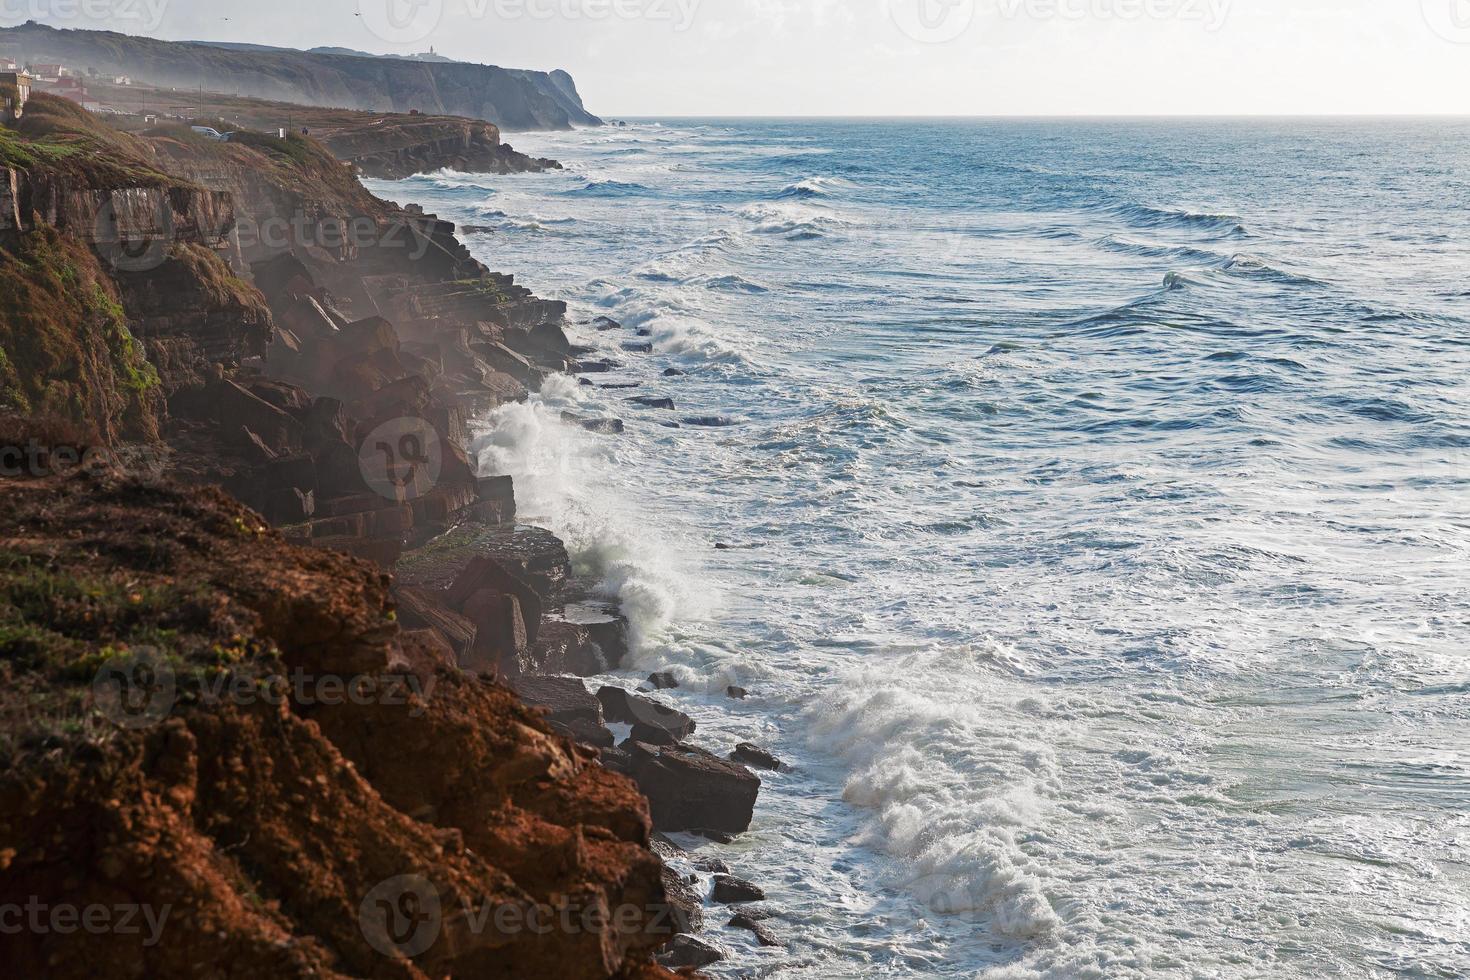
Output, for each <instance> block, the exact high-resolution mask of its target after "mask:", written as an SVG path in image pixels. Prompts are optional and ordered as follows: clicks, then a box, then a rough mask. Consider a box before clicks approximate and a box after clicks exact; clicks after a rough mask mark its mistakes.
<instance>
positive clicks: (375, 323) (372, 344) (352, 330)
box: [337, 316, 398, 354]
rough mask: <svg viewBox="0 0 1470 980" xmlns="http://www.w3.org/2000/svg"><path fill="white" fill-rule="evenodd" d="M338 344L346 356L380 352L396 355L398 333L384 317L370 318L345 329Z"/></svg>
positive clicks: (351, 324) (349, 325)
mask: <svg viewBox="0 0 1470 980" xmlns="http://www.w3.org/2000/svg"><path fill="white" fill-rule="evenodd" d="M337 344H338V347H339V349H340V350H341V351H342V352H343V353H344V354H349V353H351V354H373V353H376V352H377V351H380V350H390V351H393V352H395V353H396V352H397V351H398V331H397V330H396V329H394V327H393V324H391V323H389V322H388V321H387V320H385V319H383V318H382V317H380V316H370V317H368V318H367V319H365V320H358V321H357V322H356V323H349V324H347V326H345V327H343V328H342V332H341V333H340V334H339V335H338V338H337Z"/></svg>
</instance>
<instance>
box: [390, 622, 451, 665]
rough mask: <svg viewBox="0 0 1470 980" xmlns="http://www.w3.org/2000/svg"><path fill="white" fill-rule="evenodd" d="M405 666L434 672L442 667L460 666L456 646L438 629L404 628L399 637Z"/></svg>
mask: <svg viewBox="0 0 1470 980" xmlns="http://www.w3.org/2000/svg"><path fill="white" fill-rule="evenodd" d="M398 645H399V648H400V649H401V650H402V651H403V660H404V662H405V666H407V667H408V668H409V669H411V670H414V671H419V670H422V671H425V672H427V673H432V672H434V671H435V670H437V669H439V668H440V667H458V666H459V658H458V657H457V656H455V653H454V648H453V647H451V646H450V645H449V643H448V641H447V640H445V639H444V637H443V636H442V635H441V634H440V633H439V631H438V630H430V629H419V630H404V631H403V632H402V633H400V634H399V637H398Z"/></svg>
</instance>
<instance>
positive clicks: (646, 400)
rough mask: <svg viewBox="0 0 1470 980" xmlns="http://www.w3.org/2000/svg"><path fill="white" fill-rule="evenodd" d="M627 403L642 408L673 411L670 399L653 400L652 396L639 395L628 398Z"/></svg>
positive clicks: (672, 401) (672, 403) (672, 402)
mask: <svg viewBox="0 0 1470 980" xmlns="http://www.w3.org/2000/svg"><path fill="white" fill-rule="evenodd" d="M628 401H630V402H632V403H633V404H634V405H642V406H643V407H644V408H663V409H667V410H668V411H670V412H672V411H673V410H674V400H673V399H672V398H655V397H654V396H652V395H639V396H637V397H636V398H629V399H628Z"/></svg>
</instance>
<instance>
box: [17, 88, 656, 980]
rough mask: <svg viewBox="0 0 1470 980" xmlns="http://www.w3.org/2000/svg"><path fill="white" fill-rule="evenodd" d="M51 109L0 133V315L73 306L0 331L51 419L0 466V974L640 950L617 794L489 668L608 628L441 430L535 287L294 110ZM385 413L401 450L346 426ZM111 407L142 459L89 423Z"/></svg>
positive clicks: (525, 334)
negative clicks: (401, 436)
mask: <svg viewBox="0 0 1470 980" xmlns="http://www.w3.org/2000/svg"><path fill="white" fill-rule="evenodd" d="M42 106H43V108H44V107H45V101H44V100H43V101H42ZM43 115H44V114H43ZM63 115H64V110H63ZM57 118H58V119H59V120H60V121H59V122H57V121H55V120H53V122H55V125H53V126H50V127H49V128H47V129H46V131H45V132H44V133H32V134H30V135H31V137H32V138H31V139H30V140H29V141H27V142H25V143H24V145H20V144H16V145H7V144H6V143H5V142H4V141H0V153H5V154H7V162H8V163H9V165H10V166H11V167H12V170H13V171H14V173H13V174H12V177H11V180H10V186H11V193H10V197H9V198H8V200H10V201H12V202H14V204H13V207H10V211H11V212H12V214H13V215H14V220H13V222H12V224H11V226H10V227H7V228H6V229H4V230H3V231H0V248H3V249H4V250H5V253H4V254H3V255H0V289H5V288H9V283H10V282H11V281H12V280H16V279H17V278H18V280H19V281H20V282H22V283H23V284H25V285H26V287H27V289H28V290H29V291H27V292H24V293H21V292H15V293H13V294H12V295H13V296H15V297H17V298H16V300H15V302H13V303H7V304H6V305H5V306H4V307H3V308H0V343H13V342H15V341H17V340H23V339H24V338H26V337H29V336H30V335H31V328H30V323H31V321H32V320H34V319H35V316H36V315H38V314H45V315H48V316H52V319H51V320H50V321H48V322H50V323H51V324H52V325H53V329H52V330H51V331H50V333H48V334H47V336H48V337H51V338H53V339H54V340H56V342H57V343H58V344H60V343H63V342H64V343H66V344H70V345H72V346H71V347H68V348H65V349H59V350H60V353H59V354H57V355H56V356H54V357H53V358H52V360H51V361H47V362H44V363H43V362H39V361H37V362H33V363H31V364H30V365H29V366H28V367H27V368H26V373H24V374H21V373H18V372H12V374H11V375H6V374H5V373H4V369H3V364H0V383H5V381H6V379H7V378H9V379H11V381H12V383H13V380H14V379H16V378H23V377H24V378H35V379H42V380H44V382H45V385H46V387H47V390H59V391H62V392H63V393H64V394H65V396H66V397H64V398H61V397H48V398H46V399H41V398H32V399H30V400H28V401H26V402H24V403H20V402H16V403H14V404H9V405H8V406H3V407H6V408H8V409H9V411H0V449H7V450H8V448H10V447H26V446H40V447H43V450H44V451H43V452H42V453H41V454H40V455H32V456H29V457H28V458H27V459H26V461H25V462H24V463H23V464H22V465H21V466H20V467H18V468H17V467H16V466H15V465H14V464H15V460H14V459H12V458H11V454H9V453H8V452H7V455H6V456H5V459H4V463H5V464H6V465H5V466H4V467H0V905H5V906H10V905H14V906H16V907H18V908H20V909H22V910H23V912H24V914H25V915H27V916H29V915H32V914H34V915H36V916H39V917H40V918H38V919H36V922H39V923H40V925H39V926H35V925H32V926H28V927H27V928H25V929H23V930H22V932H21V933H20V934H19V937H18V938H16V941H15V942H11V941H10V940H11V939H12V938H13V937H11V936H9V935H7V936H5V937H4V939H5V941H4V943H0V974H4V975H7V976H8V975H18V976H33V975H35V976H40V975H44V976H48V977H57V978H62V980H66V978H71V977H83V976H88V977H90V976H95V975H97V974H98V970H99V964H102V965H103V966H102V969H103V971H104V974H105V975H109V976H137V977H163V978H169V977H194V976H199V975H221V976H240V977H258V976H277V975H279V976H328V977H331V976H363V977H404V978H416V977H425V978H427V977H434V978H439V977H465V978H470V977H475V978H478V977H487V976H488V977H507V978H510V977H515V978H537V977H546V978H558V980H559V978H563V977H574V978H582V977H586V978H612V977H667V976H668V974H667V973H666V972H664V971H662V970H661V969H660V968H658V967H655V966H653V965H652V961H651V954H652V953H653V952H654V950H656V949H657V948H659V947H660V946H662V945H663V944H665V943H666V942H668V941H669V940H670V939H671V938H672V937H673V935H674V934H675V933H676V932H678V931H679V918H678V916H676V915H675V914H673V912H672V910H670V909H669V908H668V899H667V898H666V895H665V891H664V889H665V887H666V881H667V874H668V873H667V871H666V870H665V869H663V868H662V867H661V863H660V861H659V859H658V857H657V856H656V855H655V854H654V852H653V851H652V850H651V849H650V846H649V835H650V824H649V815H648V806H647V803H646V802H645V801H644V800H643V799H642V797H640V796H639V795H638V793H637V790H636V789H635V788H634V786H633V785H632V784H631V783H630V782H628V781H626V780H625V779H624V778H623V777H621V776H618V775H615V774H614V773H612V772H611V771H609V770H608V769H606V768H604V767H602V766H598V765H596V764H594V760H595V758H596V756H595V754H594V753H593V752H592V751H591V750H588V749H583V748H579V747H577V746H575V745H574V744H573V743H572V742H571V741H569V740H568V739H566V738H564V737H562V736H560V735H553V734H552V732H551V731H550V730H549V729H548V728H547V726H546V724H545V723H544V722H543V720H542V718H541V716H540V715H537V714H535V713H533V712H531V711H530V710H528V709H527V708H526V707H525V706H524V705H523V704H522V702H521V701H520V700H519V699H517V698H516V697H515V696H514V695H512V694H511V693H510V691H509V690H507V689H506V688H503V687H500V686H498V684H497V683H496V682H495V678H496V677H497V676H504V675H508V674H509V673H511V672H512V671H527V672H529V671H533V670H547V669H551V670H558V671H560V670H564V669H577V670H580V671H582V672H585V673H600V672H606V670H607V669H608V668H609V666H610V659H611V657H612V656H613V655H615V654H618V653H620V652H621V651H620V650H618V649H617V648H616V643H617V641H618V640H619V639H620V637H621V633H622V630H621V627H622V624H621V621H620V620H618V619H617V618H616V617H615V616H612V615H608V616H604V617H602V619H601V620H600V621H597V622H596V624H595V625H584V623H586V622H588V621H587V620H586V619H585V618H584V617H580V616H579V617H577V621H576V622H573V621H572V618H571V617H568V616H566V615H565V614H564V609H565V607H567V606H568V605H570V604H572V603H573V602H578V601H581V600H582V599H583V598H584V597H585V592H584V590H583V589H582V587H581V586H580V585H579V583H576V582H575V581H573V580H572V573H571V570H570V568H569V563H568V562H567V561H566V555H565V551H564V549H562V548H561V545H560V543H559V542H556V541H555V539H554V538H552V537H551V536H550V535H549V534H546V533H545V532H533V531H528V529H523V528H519V527H517V526H515V524H514V515H515V501H514V493H513V487H512V486H511V483H510V481H509V479H508V478H494V477H489V478H486V477H481V476H480V475H479V474H478V472H477V469H476V466H475V465H474V462H473V460H472V459H471V458H470V457H469V455H468V454H467V453H466V452H465V448H464V447H465V444H466V439H467V432H466V426H465V418H466V414H467V412H468V411H469V410H471V409H472V408H473V407H475V406H477V405H493V404H498V403H500V402H503V401H506V400H511V399H515V398H520V397H524V395H525V392H526V390H527V385H530V384H535V383H537V382H538V381H539V379H540V378H542V377H544V375H545V374H546V373H547V372H549V371H554V370H565V369H566V368H567V367H569V366H570V363H571V362H570V361H569V358H570V357H571V356H572V354H573V351H572V349H571V348H570V345H569V344H568V343H567V340H566V337H565V335H564V334H563V332H562V330H561V320H562V315H563V313H564V312H565V308H564V306H562V305H561V304H558V303H548V302H545V301H541V300H538V299H536V298H535V297H534V296H531V295H530V294H529V292H528V291H526V290H525V289H522V288H521V287H518V286H516V285H515V283H514V282H513V280H512V279H511V278H510V277H509V276H504V275H496V274H492V273H490V272H488V270H486V269H485V268H484V267H483V266H481V265H480V264H479V263H478V262H476V261H474V259H473V258H472V257H470V256H469V254H468V252H467V251H465V249H464V247H463V246H462V245H461V244H460V243H459V242H458V241H457V240H455V238H454V235H453V233H452V232H453V228H452V226H449V225H447V224H445V223H443V222H439V221H437V220H436V219H434V218H432V217H431V216H426V215H423V214H421V213H413V212H409V211H405V210H402V209H398V208H396V207H393V206H392V205H390V204H388V203H386V202H383V201H380V200H378V199H376V198H374V197H372V195H370V194H368V193H367V192H366V191H365V190H364V189H363V188H362V187H361V185H360V184H359V183H358V182H357V181H356V179H355V177H354V176H353V173H352V171H351V170H350V169H349V168H348V167H346V166H344V165H343V164H342V163H340V162H339V161H337V160H334V159H333V158H332V157H331V155H330V154H329V153H328V152H327V151H326V150H325V149H324V148H322V147H321V146H320V145H319V144H317V143H315V142H314V141H311V140H306V139H301V138H289V139H278V138H275V137H268V136H259V135H256V136H251V137H247V138H246V139H243V140H241V141H240V142H238V143H230V144H219V143H210V142H208V141H204V140H200V139H196V138H193V137H192V136H191V134H189V133H187V132H180V131H165V132H157V133H152V134H148V135H146V136H144V137H141V138H137V139H134V138H131V137H129V138H126V139H122V138H119V140H118V142H117V143H116V144H115V145H114V144H112V142H111V139H112V137H111V135H110V134H107V133H100V132H95V131H91V130H89V129H87V128H86V122H87V121H86V120H80V119H78V120H73V121H71V122H68V121H67V120H66V119H65V118H61V117H57ZM0 135H5V134H4V132H3V131H0ZM58 148H70V152H66V151H63V150H60V149H58ZM104 155H105V159H106V160H107V161H111V162H110V163H108V164H106V165H105V166H104V164H103V160H104ZM117 161H123V163H122V164H119V163H118V162H117ZM354 228H355V229H356V230H355V231H354V230H353V229H354ZM277 231H279V232H280V235H281V237H280V238H276V237H273V236H274V235H275V233H276V232H277ZM264 232H269V234H265V233H264ZM52 253H55V254H59V255H61V256H63V257H64V258H65V259H66V262H65V263H57V262H54V261H43V259H44V257H45V256H46V255H49V254H52ZM78 286H85V287H86V288H85V289H84V290H83V291H82V293H81V295H85V296H93V295H95V296H96V297H97V299H96V301H95V302H96V304H97V307H98V309H101V311H102V312H103V313H105V314H106V316H105V319H99V320H97V322H96V324H95V325H93V326H89V323H90V322H91V321H89V320H87V317H88V316H92V315H94V314H95V312H96V311H95V310H93V309H92V308H91V307H86V308H80V309H74V308H72V307H69V306H66V305H65V304H64V302H63V299H64V298H65V297H67V296H70V295H72V291H74V290H75V288H76V287H78ZM109 331H111V332H109ZM108 338H113V339H114V340H115V341H116V343H113V344H112V345H111V346H109V345H108V343H106V342H104V341H107V340H108ZM15 349H17V350H19V349H20V347H19V346H17V347H16V348H15ZM104 354H105V355H106V356H103V355H104ZM145 355H146V356H145ZM68 358H73V359H75V360H76V362H77V363H81V364H82V365H83V367H84V368H85V370H84V371H82V372H81V374H80V375H77V374H76V373H75V372H74V371H73V370H72V366H71V365H72V363H73V362H72V361H69V360H68ZM129 370H135V371H136V372H138V375H139V379H140V380H139V381H138V384H137V386H136V388H137V391H136V393H135V394H134V395H133V396H131V397H125V393H126V392H129V391H133V390H134V389H133V388H132V387H130V385H131V384H132V376H131V375H130V374H129V373H128V372H129ZM150 372H151V373H150ZM57 385H70V386H71V387H66V388H60V389H57V388H56V386H57ZM5 390H6V389H3V388H0V391H5ZM38 416H39V417H40V418H39V420H38V418H37V417H38ZM60 421H73V422H80V423H83V426H84V428H83V429H82V430H80V431H78V430H74V429H69V428H67V427H66V426H64V425H59V424H58V423H59V422H60ZM404 421H408V422H411V423H414V424H415V425H416V426H417V428H414V429H413V430H412V432H411V433H409V434H411V435H413V436H414V438H415V439H417V440H422V442H431V443H433V444H435V445H436V446H437V447H438V448H439V450H440V451H439V453H438V455H437V457H436V463H437V465H436V466H435V467H434V468H433V471H432V475H431V476H427V477H425V476H423V475H422V473H421V468H420V464H421V463H423V462H424V460H423V458H422V457H421V456H420V455H414V456H412V457H410V458H406V460H405V462H407V463H408V464H409V465H408V466H407V467H400V466H397V465H395V464H394V463H393V462H392V461H390V462H389V463H386V464H384V467H383V472H381V473H377V474H375V472H374V469H373V465H370V464H372V459H371V458H365V457H364V456H363V452H364V449H365V448H367V449H371V448H372V447H373V446H374V445H375V442H374V439H373V437H374V434H375V433H380V432H381V431H382V429H383V427H384V426H385V425H386V426H393V425H396V424H399V423H401V422H404ZM89 430H90V431H89ZM394 431H395V432H396V431H397V430H394ZM138 440H143V441H152V440H157V442H158V444H159V445H160V446H161V455H162V456H163V457H164V459H165V460H166V466H165V467H164V469H165V470H166V472H167V473H168V474H169V477H168V479H167V480H164V479H160V478H143V477H138V476H136V475H125V473H124V472H123V469H122V464H121V463H119V464H118V465H117V466H116V467H114V465H113V463H112V462H109V461H117V460H128V459H130V456H129V452H128V451H129V449H130V448H131V447H129V446H128V445H127V444H128V443H130V442H134V441H138ZM393 444H394V445H395V446H396V445H399V444H400V443H398V442H396V441H395V442H394V443H393ZM100 450H106V451H105V452H100V454H99V451H100ZM77 459H82V460H84V461H86V462H87V465H84V466H82V467H81V468H80V469H78V468H77V467H76V466H75V465H74V464H75V461H76V460H77ZM128 472H129V473H134V474H136V473H137V472H138V470H137V469H136V468H132V469H129V470H128ZM202 485H217V486H224V487H226V488H228V489H229V490H230V491H232V492H233V493H234V494H235V495H236V496H237V497H241V498H244V499H245V500H246V501H247V502H249V503H250V504H251V506H252V507H253V508H255V509H247V507H246V506H244V505H243V504H241V503H239V502H237V500H236V499H233V498H232V497H230V496H226V494H225V493H224V492H222V491H221V490H218V489H201V488H200V487H201V486H202ZM262 512H264V515H263V514H262ZM272 525H276V526H279V527H281V529H282V530H281V531H280V532H279V533H278V532H277V531H275V530H272V529H271V526H272ZM454 535H460V536H462V537H463V539H464V542H463V544H462V545H456V546H455V547H448V548H444V549H430V550H433V551H434V557H433V560H432V561H431V562H430V564H431V566H432V568H431V569H430V570H425V569H422V568H421V569H419V575H418V576H417V577H416V578H415V580H414V581H415V584H414V585H412V586H409V585H406V584H405V583H404V582H398V583H395V582H394V580H393V579H391V578H390V577H389V576H388V575H387V574H386V571H385V570H386V569H388V568H391V567H392V566H393V565H394V564H395V563H396V562H397V561H398V559H399V557H400V556H401V555H402V554H403V553H404V551H405V549H407V548H411V547H413V546H414V545H416V544H423V543H424V542H427V541H431V540H432V541H435V542H436V543H439V542H442V541H445V540H447V539H449V538H451V537H453V536H454ZM548 539H549V540H548ZM349 555H356V556H360V557H357V558H354V557H349ZM441 578H442V581H441ZM119 908H124V909H129V910H131V912H129V913H128V915H129V916H130V918H129V919H128V921H127V923H126V925H127V926H128V929H118V928H106V927H104V928H99V929H93V930H66V931H62V930H58V929H56V928H53V927H51V922H52V921H53V920H52V919H51V918H49V916H50V915H51V914H52V913H53V912H55V911H56V910H63V913H64V914H70V913H69V912H67V911H66V910H76V911H77V913H78V914H95V913H97V911H98V910H104V911H105V912H106V914H108V915H114V914H118V913H117V912H116V910H118V909H119ZM110 925H114V926H116V925H119V923H117V922H116V921H111V920H110ZM132 930H136V931H132ZM150 940H151V941H150Z"/></svg>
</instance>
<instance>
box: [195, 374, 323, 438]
mask: <svg viewBox="0 0 1470 980" xmlns="http://www.w3.org/2000/svg"><path fill="white" fill-rule="evenodd" d="M209 398H210V400H211V402H212V404H213V409H214V413H215V418H216V420H217V421H218V422H219V423H220V424H222V425H227V426H231V427H238V426H244V427H245V428H247V429H249V430H250V431H251V432H253V433H255V435H257V436H259V437H260V439H261V441H262V442H264V443H265V445H266V446H268V447H270V449H271V450H272V451H274V452H278V453H279V452H286V451H289V450H292V449H295V448H297V447H299V446H300V445H301V436H302V428H301V423H300V422H297V421H296V420H295V419H294V418H292V417H291V416H290V415H289V414H287V413H286V412H284V411H282V410H281V409H279V408H277V407H276V406H274V405H272V404H270V403H269V402H267V401H263V400H261V399H260V398H257V397H256V396H255V395H253V394H251V393H250V392H248V391H246V390H245V389H244V388H242V387H241V386H240V385H237V384H236V383H235V382H233V381H221V382H219V383H218V384H216V385H214V386H213V387H212V388H211V390H210V392H209Z"/></svg>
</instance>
